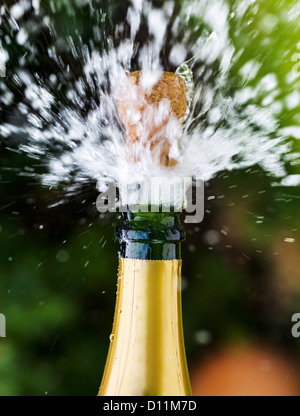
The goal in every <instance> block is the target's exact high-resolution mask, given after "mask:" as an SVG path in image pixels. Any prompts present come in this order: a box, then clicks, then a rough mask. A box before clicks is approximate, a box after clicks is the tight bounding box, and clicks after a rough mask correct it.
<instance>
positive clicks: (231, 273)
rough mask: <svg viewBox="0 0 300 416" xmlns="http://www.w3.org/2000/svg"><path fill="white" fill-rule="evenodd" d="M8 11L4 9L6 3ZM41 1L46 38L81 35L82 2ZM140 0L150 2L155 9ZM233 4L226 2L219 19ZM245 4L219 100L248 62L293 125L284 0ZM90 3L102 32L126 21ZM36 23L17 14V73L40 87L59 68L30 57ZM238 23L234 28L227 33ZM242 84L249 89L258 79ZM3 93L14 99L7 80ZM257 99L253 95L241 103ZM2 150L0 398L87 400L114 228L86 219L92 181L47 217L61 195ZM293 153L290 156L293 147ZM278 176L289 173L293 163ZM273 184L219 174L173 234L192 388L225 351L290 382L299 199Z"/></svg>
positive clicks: (103, 340) (103, 331) (101, 341)
mask: <svg viewBox="0 0 300 416" xmlns="http://www.w3.org/2000/svg"><path fill="white" fill-rule="evenodd" d="M13 3H15V2H13V1H11V2H10V1H4V4H5V5H6V6H7V7H10V6H11V5H12V4H13ZM29 3H30V2H29ZM40 3H41V9H42V10H43V11H44V14H45V15H49V16H51V22H52V25H53V28H54V29H55V32H56V37H61V38H64V37H67V36H68V35H72V36H73V35H74V36H78V34H79V35H80V36H81V37H82V39H83V42H84V43H88V40H89V39H90V38H91V37H93V34H92V23H94V21H93V22H91V20H92V18H91V16H90V9H89V5H88V4H86V5H85V3H88V2H84V1H81V2H80V1H78V2H74V5H72V6H71V5H70V3H71V2H67V1H66V2H64V1H60V0H52V1H49V2H48V1H41V2H40ZM153 3H154V4H155V5H156V6H159V5H160V3H161V2H159V1H153ZM180 3H181V2H177V4H180ZM238 3H239V2H234V1H230V2H229V1H228V4H230V7H231V9H232V11H235V10H236V8H237V6H238ZM257 3H259V5H260V10H259V12H258V13H257V14H255V15H254V16H255V17H253V19H252V22H251V24H250V23H249V20H251V18H252V14H251V10H250V11H249V15H247V14H246V16H245V18H244V19H243V21H242V22H241V21H239V22H238V23H237V21H236V20H235V19H232V20H231V32H232V33H231V38H232V42H233V43H234V44H235V46H236V48H237V50H242V48H243V53H242V54H241V56H240V58H239V59H237V60H236V63H235V65H234V66H233V68H232V80H233V81H232V85H229V86H228V94H230V93H231V92H232V91H234V90H235V83H234V80H235V79H236V77H237V76H238V71H239V69H240V68H241V67H242V66H243V64H244V63H246V62H247V61H249V60H251V59H253V57H255V58H256V59H257V60H258V61H259V62H261V63H262V64H263V67H262V69H261V71H260V72H259V74H258V75H257V77H258V78H259V79H260V78H262V77H263V76H264V74H268V73H276V74H277V75H278V79H279V82H280V89H281V90H282V91H284V94H282V96H280V95H279V96H278V97H277V101H279V102H281V104H282V109H281V112H280V113H279V114H278V118H279V122H280V125H281V127H285V126H289V125H295V126H299V124H300V116H299V105H298V106H296V107H294V108H292V109H291V108H289V106H288V104H287V100H286V96H288V95H289V94H291V93H294V92H295V89H297V88H298V90H299V79H298V81H297V80H296V81H295V82H294V83H288V81H287V74H288V73H289V72H290V71H291V69H292V67H293V66H294V65H295V62H293V60H292V56H293V54H294V53H296V52H297V51H299V50H298V49H300V27H299V24H296V22H295V21H290V20H289V19H288V11H289V10H290V9H291V7H292V6H293V5H294V4H296V3H295V2H292V1H287V0H286V1H278V0H276V1H272V2H270V1H269V0H264V1H259V2H256V3H255V4H257ZM94 4H95V5H96V6H95V7H99V9H102V10H104V11H105V12H106V13H107V16H108V17H107V23H105V25H106V26H105V27H103V28H102V29H103V32H104V33H105V31H107V33H110V32H112V30H113V29H112V28H113V27H114V25H115V24H116V23H118V22H120V21H122V19H123V20H124V16H126V10H127V7H128V2H126V1H123V0H114V1H113V2H110V1H95V2H94ZM178 7H179V6H178ZM41 13H42V12H41ZM299 14H300V12H299ZM272 17H273V20H272ZM95 18H96V17H95ZM274 19H275V20H274ZM40 20H41V17H40V16H39V17H38V18H37V17H36V16H34V14H33V9H30V8H29V9H28V11H27V12H26V13H25V15H24V16H23V17H22V19H21V20H20V21H19V24H20V22H21V24H22V25H24V27H31V26H32V27H35V28H36V29H35V30H33V32H32V33H31V34H30V38H29V39H30V40H29V41H30V42H31V43H33V44H35V45H36V47H37V49H38V51H40V53H39V54H38V57H35V59H33V58H32V60H30V59H29V61H28V62H29V63H28V68H29V69H30V70H31V71H36V72H38V73H39V74H40V75H41V76H42V77H43V79H46V78H47V75H49V71H50V70H51V73H53V71H54V70H56V71H57V72H58V69H57V68H56V69H54V68H53V64H52V67H51V68H50V69H49V62H48V59H49V58H47V55H46V54H45V53H43V50H44V49H45V47H46V46H47V45H48V44H49V43H51V36H50V35H49V34H48V32H47V30H46V29H43V30H42V31H39V30H38V27H39V26H38V25H37V23H38V22H39V21H40ZM199 22H200V23H201V19H200V17H199ZM199 22H198V23H199ZM272 22H273V23H272ZM274 22H275V23H274ZM200 23H199V24H200ZM192 24H194V22H191V25H192ZM46 26H47V25H46ZM237 26H239V27H242V28H243V30H242V31H240V30H239V31H238V32H236V27H237ZM0 28H1V30H0V35H1V40H2V43H3V44H5V42H6V41H7V39H5V36H6V35H9V36H10V38H11V39H14V36H15V35H14V33H12V30H11V29H10V28H9V26H7V25H6V23H5V22H4V20H3V19H2V24H1V26H0ZM109 31H110V32H109ZM254 33H256V36H255V37H254V36H253V34H254ZM297 45H298V46H297ZM6 46H7V47H8V49H9V50H10V58H11V59H10V61H9V63H8V68H7V79H6V81H5V82H7V83H8V85H9V83H10V82H11V78H12V73H13V71H14V68H16V67H17V66H18V59H19V57H20V56H23V55H24V48H25V49H26V44H25V45H23V46H22V47H21V46H20V45H18V44H17V43H16V42H14V41H12V43H11V44H10V45H6ZM102 47H103V48H104V47H105V45H101V47H100V46H99V50H101V48H102ZM64 59H66V60H67V61H68V60H69V61H68V62H69V63H70V65H71V69H72V71H73V73H76V71H79V72H80V68H79V67H77V66H76V62H72V60H71V58H70V57H68V54H67V52H66V54H65V56H64ZM72 71H71V72H72ZM244 82H245V83H249V85H251V83H252V84H253V85H255V84H256V82H257V79H255V78H254V79H252V80H248V81H244ZM11 88H12V89H15V86H14V85H13V83H11ZM14 92H15V94H16V99H15V101H14V102H13V103H12V104H11V105H8V106H7V107H5V108H4V107H3V106H2V107H1V108H0V117H1V118H0V121H1V122H4V121H8V120H10V121H11V117H13V114H14V106H15V105H16V103H17V102H18V94H17V92H16V91H15V90H14ZM266 94H267V93H265V95H266ZM21 95H22V94H21V92H20V93H19V100H21ZM59 96H60V93H59V92H58V97H59ZM262 99H263V97H256V99H254V102H255V103H256V102H257V103H261V101H262ZM291 139H292V138H291ZM7 147H11V146H9V143H7V141H4V140H3V141H2V142H1V153H0V164H1V171H0V174H1V178H0V179H1V180H0V184H1V186H0V195H1V203H0V244H1V250H0V275H1V279H0V312H1V313H3V314H5V316H6V320H7V337H6V338H1V339H0V395H92V396H93V395H96V393H97V391H98V387H99V385H100V381H101V377H102V373H103V369H104V363H105V359H106V354H107V351H108V346H109V334H110V330H111V326H112V320H113V313H114V303H115V295H116V282H117V266H118V256H117V252H118V243H117V241H116V240H115V238H114V227H115V225H116V224H117V223H118V221H120V220H119V219H118V218H117V217H114V216H111V215H107V216H102V217H99V214H97V211H96V210H95V205H94V202H95V200H96V197H97V192H96V189H95V184H91V185H90V186H88V185H87V186H85V187H83V189H82V190H81V193H80V194H78V195H76V196H74V197H73V198H69V200H68V202H67V203H65V204H63V205H58V206H55V207H52V208H49V205H52V204H55V203H56V202H57V201H58V200H59V199H60V198H61V197H62V196H63V195H64V191H65V189H64V188H63V187H62V189H60V190H49V189H48V188H45V187H43V186H42V185H41V184H40V183H39V182H38V181H37V180H36V179H35V178H30V177H28V176H23V175H20V172H22V171H25V172H26V171H27V172H30V169H32V168H34V169H35V168H36V167H35V165H36V164H37V162H36V161H33V160H30V159H29V158H27V157H26V156H25V155H20V154H18V153H15V152H12V151H10V150H8V149H7ZM294 148H295V151H299V140H297V139H296V138H294ZM36 169H41V167H40V166H38V167H37V168H36ZM287 169H288V172H289V173H290V174H300V167H299V165H297V164H294V165H293V166H287ZM276 182H278V181H277V180H275V179H274V178H272V177H270V176H268V175H267V174H266V173H265V172H264V171H263V170H262V168H260V167H259V166H254V167H253V168H251V169H248V170H246V169H245V170H239V171H232V172H222V173H221V174H219V175H218V177H216V178H215V179H213V180H211V181H210V182H209V183H207V184H206V203H205V209H206V215H205V219H204V221H203V223H202V224H200V225H199V226H194V225H187V226H186V229H187V241H186V243H185V244H184V246H183V253H182V255H183V259H184V262H183V319H184V331H185V342H186V350H187V358H188V363H189V368H190V371H191V374H192V380H195V381H193V383H194V385H195V390H197V385H196V384H197V377H196V375H197V373H199V372H200V373H201V371H202V369H203V368H204V366H205V365H207V363H210V362H213V361H214V359H215V357H218V356H219V354H220V351H223V350H224V349H225V350H226V351H228V349H230V348H231V347H232V346H235V347H237V346H241V345H242V346H245V345H246V346H247V348H249V349H250V350H251V348H254V349H256V350H257V349H261V351H262V353H261V354H262V356H263V357H265V359H264V360H265V361H264V362H265V364H266V362H267V363H269V364H270V366H269V367H268V366H267V367H268V368H269V373H270V374H271V373H272V371H271V370H272V368H273V369H274V368H276V365H275V364H274V363H273V360H275V359H274V358H272V357H273V356H272V353H273V352H275V353H276V354H277V352H278V354H280V357H281V358H280V359H282V360H284V361H285V362H286V360H290V361H291V363H292V364H291V368H292V369H293V370H295V371H296V373H298V374H299V377H300V367H299V365H300V338H299V339H297V338H293V337H292V334H291V328H292V323H291V317H292V315H293V314H295V313H297V312H299V313H300V285H299V283H300V267H299V266H300V262H299V257H300V246H299V245H300V239H299V229H300V216H299V207H300V203H299V200H300V193H299V186H298V187H297V186H293V187H282V186H279V185H278V184H276ZM290 241H293V242H290ZM287 357H288V359H287ZM259 359H260V358H259ZM262 360H263V359H262ZM272 363H273V364H274V366H273V367H272V365H273V364H272ZM287 365H288V364H287ZM265 367H266V366H265ZM268 368H265V369H264V371H265V372H268ZM223 370H224V369H223ZM223 370H222V371H223ZM220 371H221V370H220ZM287 373H288V374H289V372H288V371H287ZM228 377H230V372H229V374H228ZM295 377H296V379H297V376H295ZM209 380H210V381H208V383H209V382H210V383H211V379H209ZM282 383H283V384H284V383H285V380H284V379H282ZM295 383H296V384H297V380H296V381H295ZM212 384H213V382H212ZM212 390H213V388H212ZM200 393H201V392H200Z"/></svg>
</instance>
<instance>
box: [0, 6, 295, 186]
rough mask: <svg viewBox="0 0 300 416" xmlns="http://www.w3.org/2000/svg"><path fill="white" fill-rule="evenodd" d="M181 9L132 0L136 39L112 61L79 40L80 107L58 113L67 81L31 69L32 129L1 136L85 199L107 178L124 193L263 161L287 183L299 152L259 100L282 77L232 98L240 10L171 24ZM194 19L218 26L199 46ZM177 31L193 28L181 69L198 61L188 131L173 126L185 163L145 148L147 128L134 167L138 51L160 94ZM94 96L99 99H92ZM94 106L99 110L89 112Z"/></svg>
mask: <svg viewBox="0 0 300 416" xmlns="http://www.w3.org/2000/svg"><path fill="white" fill-rule="evenodd" d="M23 3H24V2H20V3H19V6H17V5H15V6H14V7H13V10H11V15H12V17H13V18H14V21H17V20H18V18H19V17H20V16H21V15H22V4H23ZM254 3H255V1H243V2H241V4H240V6H239V7H238V9H237V11H236V15H237V16H238V18H239V19H242V18H243V16H244V14H245V13H246V11H247V10H248V8H249V7H250V6H251V5H253V4H254ZM26 4H27V3H26V2H25V3H24V5H25V6H26ZM25 6H24V7H25ZM35 7H36V11H35V12H36V13H37V14H38V13H39V2H38V1H35ZM173 9H174V2H173V1H168V2H166V3H165V5H164V6H163V7H162V8H161V9H157V8H154V7H153V6H152V5H151V4H150V3H149V2H147V1H142V0H134V1H132V4H131V6H130V7H129V9H128V14H127V23H128V24H129V26H130V29H131V31H130V38H128V39H124V40H122V41H121V42H119V46H118V47H114V46H113V40H111V41H110V42H108V43H109V44H110V45H111V46H110V47H108V48H107V51H106V52H105V53H102V54H99V53H98V52H96V51H93V52H91V53H90V52H88V48H87V47H86V46H85V45H83V44H81V45H80V47H78V46H76V47H75V46H74V43H73V42H71V45H72V46H71V48H72V53H73V55H74V56H75V57H78V56H81V57H82V61H83V67H84V71H83V75H82V76H81V77H79V79H77V81H76V83H75V85H71V86H70V88H69V90H68V91H67V94H66V96H67V99H68V100H69V102H70V103H72V105H70V106H62V105H59V107H60V109H59V111H58V112H57V111H54V104H56V106H57V98H56V97H55V93H54V91H55V90H56V88H57V86H58V84H59V80H58V79H57V76H56V75H53V76H51V77H50V80H49V83H48V85H47V86H46V85H43V83H42V82H41V80H40V79H39V77H38V75H34V74H30V73H29V72H28V71H26V69H20V70H19V71H18V73H17V74H16V75H15V76H14V78H15V82H16V84H19V85H26V89H25V97H24V100H23V102H22V103H20V104H19V106H18V111H19V113H20V114H21V115H22V116H23V117H24V118H25V119H26V122H24V123H23V126H22V127H20V126H15V125H13V124H11V123H4V124H2V125H1V126H0V135H1V136H2V138H3V139H4V140H6V141H8V140H9V138H10V137H12V136H15V135H18V136H19V137H20V136H21V137H22V143H21V144H20V145H19V150H21V151H22V152H26V153H27V154H28V155H30V156H31V157H34V158H36V159H39V160H41V159H43V161H44V162H45V163H47V165H48V173H47V174H45V175H43V176H42V181H43V183H44V184H46V185H49V186H56V185H58V184H60V183H61V182H63V183H69V190H70V191H72V192H75V190H76V186H78V185H81V184H82V183H85V182H88V181H90V180H91V179H92V180H97V181H98V180H99V179H101V178H104V177H110V178H113V179H114V180H115V181H116V182H117V184H118V185H119V186H120V187H121V189H122V187H123V186H125V185H126V183H127V182H128V181H129V180H130V179H129V178H141V179H142V178H149V177H151V176H152V177H153V176H168V175H171V176H178V177H187V176H197V177H200V178H202V179H203V180H209V179H210V178H212V177H214V176H215V175H216V174H217V173H218V172H220V171H223V170H226V169H227V170H231V169H237V168H241V167H248V166H252V165H254V164H260V165H261V166H262V167H263V168H264V169H265V170H266V171H267V172H269V173H270V174H272V175H275V176H277V177H283V176H286V173H285V170H284V161H283V155H285V154H287V153H289V152H290V144H289V143H288V142H287V140H286V138H287V135H286V134H284V131H283V130H281V131H280V130H279V127H278V122H277V120H276V107H275V106H274V107H272V105H268V106H262V105H254V104H252V103H251V99H252V98H253V97H255V96H256V94H257V93H258V92H259V91H261V90H264V91H267V92H269V93H270V94H271V93H272V91H274V90H276V87H277V81H276V76H275V75H274V74H269V75H267V76H266V77H265V78H264V79H263V80H260V83H259V84H258V85H257V87H256V88H254V87H253V88H249V87H245V88H240V89H237V90H236V91H235V92H234V93H233V94H232V95H225V93H224V91H225V89H226V86H227V85H228V83H229V71H230V69H231V67H232V65H233V64H234V63H235V62H236V56H237V55H238V51H236V50H235V48H234V46H233V44H232V42H231V40H230V37H229V26H228V22H229V18H230V16H229V15H230V11H229V7H228V5H227V4H226V2H225V1H223V0H209V1H208V0H197V1H191V0H190V1H186V2H185V5H184V7H183V8H182V9H181V11H180V12H179V14H178V16H177V17H176V18H175V19H173V20H171V17H172V15H173ZM3 13H4V12H3ZM192 18H194V19H195V18H197V19H200V18H201V19H202V21H203V24H204V25H205V27H206V28H209V29H206V30H205V31H204V32H203V33H202V35H201V36H199V38H198V39H197V40H196V41H195V40H193V42H191V40H190V39H191V37H190V36H191V29H188V28H189V21H190V20H191V19H192ZM48 20H50V18H48ZM145 20H146V21H147V22H148V30H149V34H150V35H151V41H149V42H148V43H147V44H146V45H145V46H143V47H140V48H139V49H138V51H137V45H136V44H135V37H136V35H137V33H138V31H139V29H140V26H141V24H142V23H141V22H142V21H145ZM170 24H171V25H172V27H171V33H172V34H173V35H174V38H175V37H176V35H177V34H178V33H179V32H180V30H182V29H183V28H184V29H185V30H184V33H185V34H184V36H183V38H182V39H181V41H180V42H178V41H176V42H175V43H174V44H173V45H170V46H171V49H170V61H171V63H172V64H175V65H180V64H181V63H182V61H183V60H184V59H186V57H187V56H188V54H189V55H196V58H195V61H196V62H195V72H194V83H195V84H194V92H193V100H192V102H191V103H190V104H191V105H190V111H189V114H188V117H187V119H186V121H185V124H184V127H182V126H181V125H180V124H179V123H178V122H175V121H174V119H173V118H172V117H170V119H169V121H168V123H167V125H166V127H165V134H166V140H168V142H169V143H170V155H171V156H172V157H174V158H176V160H177V164H176V165H175V166H173V167H171V168H170V167H168V168H166V167H164V166H162V165H161V163H160V158H159V152H157V155H156V156H155V154H154V156H153V152H152V150H151V146H145V140H146V135H147V133H146V132H145V131H144V132H143V131H142V132H141V135H142V136H143V135H144V136H145V140H144V142H143V140H142V141H141V142H136V143H135V144H134V148H133V149H132V148H131V152H132V151H133V152H134V154H135V155H138V156H139V157H138V158H135V161H134V162H133V158H132V155H130V154H129V152H128V147H127V146H126V141H125V137H124V125H123V123H122V120H121V119H120V115H119V113H118V110H117V104H116V103H117V100H118V98H119V95H120V88H121V87H122V85H124V84H125V82H126V79H127V77H128V72H130V71H131V70H132V68H131V62H132V60H133V58H135V57H136V54H137V59H138V63H139V66H140V69H142V70H143V71H144V72H143V81H142V82H143V86H144V88H146V89H149V90H151V88H152V86H153V85H154V84H155V83H156V82H157V81H158V77H159V76H160V74H161V73H162V71H163V70H164V68H163V67H162V65H161V60H160V54H161V51H162V48H163V47H164V46H166V45H165V42H166V32H167V28H168V27H169V26H170ZM16 25H17V22H16ZM122 30H123V25H120V26H119V27H117V28H115V31H116V32H119V33H122ZM25 38H26V39H27V34H26V32H25V31H24V30H22V31H19V33H18V37H17V41H18V42H19V43H20V44H23V43H24V39H25ZM69 41H70V40H69ZM71 41H72V40H71ZM170 42H172V41H170ZM48 55H49V57H51V59H53V61H54V62H56V63H59V62H60V56H59V53H58V52H57V50H55V49H53V48H51V49H49V50H48ZM197 62H198V63H199V64H198V65H197ZM247 65H248V66H247V67H244V68H241V71H240V74H241V76H242V77H243V76H245V77H246V76H247V77H248V78H249V77H251V76H252V78H254V77H255V75H256V74H257V72H258V71H259V64H257V63H256V62H255V61H251V62H248V63H247ZM213 68H214V71H213ZM216 68H217V70H216ZM1 87H2V90H3V91H4V93H3V94H2V97H1V104H2V106H5V105H7V104H8V103H9V102H10V101H11V100H12V94H11V92H10V91H9V90H8V89H7V87H6V86H5V84H4V83H2V84H1ZM87 89H88V90H89V91H91V92H92V95H93V97H95V99H93V100H90V99H88V98H87V97H86V91H87ZM87 100H89V101H87ZM269 100H270V104H273V101H274V100H272V98H270V97H269ZM87 107H88V108H90V110H89V111H88V112H87V114H84V113H85V111H84V110H85V109H86V108H87ZM168 108H169V103H168V102H166V103H164V104H162V106H161V107H160V109H159V113H158V114H156V116H157V117H158V118H159V117H164V116H165V113H166V112H167V113H168ZM149 111H151V110H149ZM83 114H84V115H83ZM132 117H133V118H135V117H137V120H136V121H137V122H138V115H137V114H132ZM150 119H151V117H150ZM287 130H288V129H286V132H287ZM162 145H163V143H162ZM53 149H54V150H53ZM297 157H298V156H297ZM71 184H72V185H71Z"/></svg>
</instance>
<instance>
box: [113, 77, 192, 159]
mask: <svg viewBox="0 0 300 416" xmlns="http://www.w3.org/2000/svg"><path fill="white" fill-rule="evenodd" d="M141 77H142V71H136V72H132V73H131V74H129V75H128V79H127V82H126V83H125V85H124V88H123V89H122V91H121V94H120V99H119V100H118V102H117V106H118V109H119V111H120V114H121V118H122V120H123V122H124V125H125V129H126V143H127V144H128V145H129V146H132V145H134V143H136V142H137V141H139V142H140V141H142V140H144V138H142V137H140V135H139V133H138V131H140V130H141V129H140V128H139V127H140V126H141V125H142V126H143V128H146V129H147V135H146V136H147V141H150V149H151V150H153V151H154V149H156V148H157V147H158V146H159V152H160V154H159V159H160V163H161V165H163V166H169V167H172V166H175V165H176V164H177V161H176V160H175V159H172V158H170V157H169V151H170V143H169V141H168V139H167V137H166V126H167V124H168V120H169V118H170V117H172V116H173V117H175V118H176V119H177V120H182V119H183V117H184V116H185V114H186V111H187V93H186V83H185V80H184V79H183V78H182V77H181V76H180V75H177V74H175V73H172V72H162V73H161V77H160V79H159V81H158V82H156V83H155V84H154V85H153V87H152V88H151V89H150V90H149V89H147V90H146V89H145V88H144V87H143V85H142V82H141ZM163 100H168V103H169V112H168V114H165V115H164V117H162V119H161V120H160V121H159V122H157V117H155V111H156V110H158V107H159V105H160V103H161V102H162V101H163ZM149 106H150V107H151V108H152V109H153V112H150V113H149ZM132 113H134V114H137V115H138V120H136V121H134V122H133V121H132V119H131V118H130V114H132ZM156 114H157V113H156ZM147 144H149V142H148V143H147ZM145 145H146V143H145Z"/></svg>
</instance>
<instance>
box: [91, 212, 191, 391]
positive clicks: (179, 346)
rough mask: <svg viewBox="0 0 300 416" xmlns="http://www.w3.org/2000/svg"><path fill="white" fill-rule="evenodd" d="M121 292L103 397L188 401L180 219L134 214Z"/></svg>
mask: <svg viewBox="0 0 300 416" xmlns="http://www.w3.org/2000/svg"><path fill="white" fill-rule="evenodd" d="M117 236H118V238H119V241H120V259H119V273H118V290H117V300H116V307H115V317H114V323H113V330H112V333H111V335H110V347H109V352H108V357H107V362H106V366H105V371H104V375H103V380H102V384H101V387H100V391H99V395H100V396H188V395H191V387H190V381H189V375H188V369H187V363H186V356H185V348H184V339H183V328H182V314H181V264H182V262H181V242H182V241H183V240H184V237H185V233H184V230H183V228H182V226H181V224H180V221H179V214H177V213H149V212H147V213H142V212H137V213H132V212H128V213H127V214H126V215H125V219H124V221H123V223H122V225H121V226H120V227H119V228H118V230H117Z"/></svg>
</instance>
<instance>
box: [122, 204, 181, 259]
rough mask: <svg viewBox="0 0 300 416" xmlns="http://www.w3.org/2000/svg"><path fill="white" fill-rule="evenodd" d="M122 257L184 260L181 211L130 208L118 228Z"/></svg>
mask: <svg viewBox="0 0 300 416" xmlns="http://www.w3.org/2000/svg"><path fill="white" fill-rule="evenodd" d="M117 237H118V239H119V241H120V257H121V258H125V259H138V260H181V242H182V241H184V239H185V232H184V229H183V227H182V225H181V223H180V219H179V214H178V213H174V212H171V213H170V212H168V213H163V212H159V213H152V212H146V213H143V212H137V213H133V212H130V211H128V212H127V213H126V214H125V215H124V221H123V223H122V224H121V225H120V226H119V227H118V229H117Z"/></svg>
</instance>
